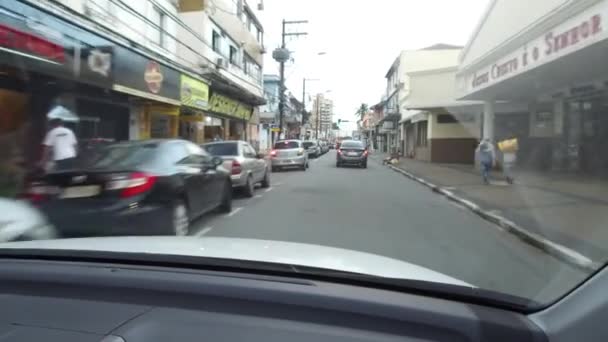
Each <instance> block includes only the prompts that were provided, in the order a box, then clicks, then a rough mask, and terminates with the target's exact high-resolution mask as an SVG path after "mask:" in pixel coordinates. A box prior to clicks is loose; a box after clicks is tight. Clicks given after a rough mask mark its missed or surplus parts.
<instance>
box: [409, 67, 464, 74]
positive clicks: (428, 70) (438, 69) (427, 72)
mask: <svg viewBox="0 0 608 342" xmlns="http://www.w3.org/2000/svg"><path fill="white" fill-rule="evenodd" d="M450 71H454V72H456V71H458V67H457V66H451V67H446V68H437V69H426V70H417V71H410V72H408V73H407V74H408V75H409V76H422V75H432V74H440V73H443V72H450Z"/></svg>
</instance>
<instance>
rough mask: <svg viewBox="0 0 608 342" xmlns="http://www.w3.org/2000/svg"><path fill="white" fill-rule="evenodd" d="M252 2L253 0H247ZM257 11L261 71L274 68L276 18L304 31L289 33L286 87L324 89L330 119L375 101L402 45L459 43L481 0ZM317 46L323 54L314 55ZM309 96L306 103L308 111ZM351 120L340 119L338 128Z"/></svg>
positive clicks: (319, 0)
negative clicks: (330, 109) (329, 101)
mask: <svg viewBox="0 0 608 342" xmlns="http://www.w3.org/2000/svg"><path fill="white" fill-rule="evenodd" d="M247 1H248V3H249V4H250V5H251V6H252V7H254V8H256V7H257V4H258V3H259V2H260V0H247ZM263 3H264V10H263V11H260V12H257V15H258V17H259V19H260V21H261V22H262V25H263V26H264V45H265V47H266V49H267V51H268V53H267V54H266V55H265V59H264V74H275V75H278V73H279V72H278V70H279V68H278V63H277V62H276V61H274V60H273V59H272V50H274V49H275V48H277V47H279V46H280V43H281V21H282V20H283V19H286V20H308V21H309V22H308V23H307V24H297V25H288V29H287V32H296V31H300V32H307V33H308V35H307V36H303V37H298V38H289V37H288V40H287V48H288V49H289V50H290V51H292V52H293V54H292V57H293V62H290V63H289V64H287V67H286V71H285V75H286V85H287V88H288V89H289V90H290V91H291V92H293V93H294V95H295V96H296V97H297V98H301V97H302V79H303V78H311V79H318V81H307V83H306V91H307V93H308V95H309V96H311V97H312V96H314V94H316V93H320V92H326V91H329V92H328V93H327V96H328V97H330V98H331V99H332V100H333V101H334V121H337V119H339V118H340V119H342V120H350V121H355V120H356V118H355V114H354V113H355V111H356V110H357V108H358V107H359V105H360V104H361V103H367V104H369V105H373V104H375V103H378V102H379V101H380V99H381V97H382V95H383V94H384V92H385V89H386V80H385V78H384V76H385V75H386V73H387V71H388V69H389V68H390V66H391V64H392V63H393V61H394V60H395V59H396V58H397V56H398V55H399V53H400V52H401V51H402V50H415V49H421V48H424V47H427V46H430V45H433V44H436V43H446V44H454V45H462V46H464V45H466V43H467V42H468V40H469V38H470V36H471V35H472V33H473V30H474V29H475V27H476V26H477V24H478V23H479V21H480V19H481V16H482V15H483V12H484V11H485V9H486V7H487V5H488V3H489V0H263ZM318 53H325V54H323V55H318ZM310 105H311V104H310V103H309V104H308V109H309V110H310ZM355 127H356V126H355V125H354V123H351V124H348V123H347V124H343V127H341V128H342V129H343V130H345V131H350V130H352V129H354V128H355Z"/></svg>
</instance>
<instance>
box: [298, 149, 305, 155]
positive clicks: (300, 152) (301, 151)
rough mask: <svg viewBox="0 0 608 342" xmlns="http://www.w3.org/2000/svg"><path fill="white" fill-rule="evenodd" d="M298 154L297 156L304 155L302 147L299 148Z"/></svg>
mask: <svg viewBox="0 0 608 342" xmlns="http://www.w3.org/2000/svg"><path fill="white" fill-rule="evenodd" d="M298 155H299V156H302V155H304V149H303V148H301V149H299V150H298Z"/></svg>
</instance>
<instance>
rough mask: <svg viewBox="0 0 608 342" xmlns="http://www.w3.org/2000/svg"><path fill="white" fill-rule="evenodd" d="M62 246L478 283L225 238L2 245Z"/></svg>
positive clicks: (311, 248)
mask: <svg viewBox="0 0 608 342" xmlns="http://www.w3.org/2000/svg"><path fill="white" fill-rule="evenodd" d="M6 248H18V249H62V250H84V251H106V252H108V251H109V252H125V253H152V254H161V255H162V254H166V255H186V256H200V257H210V258H224V259H242V260H250V261H260V262H271V263H280V264H290V265H299V266H308V267H316V268H324V269H332V270H339V271H345V272H355V273H362V274H368V275H373V276H380V277H387V278H398V279H411V280H422V281H430V282H437V283H445V284H452V285H460V286H467V287H472V285H470V284H467V283H466V282H464V281H461V280H458V279H456V278H452V277H450V276H447V275H445V274H442V273H439V272H435V271H433V270H430V269H428V268H425V267H422V266H418V265H415V264H411V263H408V262H405V261H400V260H396V259H391V258H387V257H383V256H379V255H375V254H369V253H364V252H357V251H352V250H347V249H341V248H334V247H326V246H319V245H312V244H301V243H293V242H283V241H268V240H255V239H240V238H223V237H204V238H195V237H160V236H159V237H100V238H78V239H60V240H45V241H23V242H11V243H2V244H0V249H6Z"/></svg>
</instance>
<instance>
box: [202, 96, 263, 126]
mask: <svg viewBox="0 0 608 342" xmlns="http://www.w3.org/2000/svg"><path fill="white" fill-rule="evenodd" d="M209 109H210V110H211V111H213V112H216V113H220V114H224V115H228V116H231V117H234V118H237V119H243V120H249V118H250V117H251V112H252V111H253V107H252V106H249V105H246V104H244V103H241V102H239V101H236V100H233V99H231V98H229V97H227V96H224V95H220V94H213V95H211V100H210V101H209Z"/></svg>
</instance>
